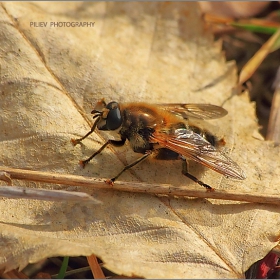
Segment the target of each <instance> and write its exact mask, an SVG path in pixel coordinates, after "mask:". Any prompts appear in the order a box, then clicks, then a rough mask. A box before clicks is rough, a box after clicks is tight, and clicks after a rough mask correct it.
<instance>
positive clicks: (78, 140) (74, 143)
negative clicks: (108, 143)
mask: <svg viewBox="0 0 280 280" xmlns="http://www.w3.org/2000/svg"><path fill="white" fill-rule="evenodd" d="M99 120H100V117H97V119H96V121H95V122H94V124H93V126H92V128H91V129H90V131H89V132H88V133H87V134H86V135H85V136H83V137H81V138H79V139H71V142H72V144H73V145H74V146H76V145H77V144H78V143H80V142H82V140H84V139H85V138H87V137H88V136H89V135H90V134H91V133H92V132H93V131H94V130H95V128H96V125H97V123H98V122H99ZM104 148H105V147H104Z"/></svg>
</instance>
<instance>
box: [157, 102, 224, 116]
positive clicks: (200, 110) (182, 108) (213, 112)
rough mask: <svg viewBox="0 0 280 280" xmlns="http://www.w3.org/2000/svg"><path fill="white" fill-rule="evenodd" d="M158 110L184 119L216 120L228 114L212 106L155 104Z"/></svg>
mask: <svg viewBox="0 0 280 280" xmlns="http://www.w3.org/2000/svg"><path fill="white" fill-rule="evenodd" d="M157 106H159V107H160V108H162V109H164V110H168V111H169V112H171V113H173V114H175V115H177V116H181V117H183V118H184V119H189V118H190V117H191V118H197V119H204V120H207V119H217V118H221V117H224V116H225V115H226V114H227V113H228V112H227V110H226V109H224V108H222V107H220V106H217V105H212V104H180V103H178V104H175V103H174V104H157Z"/></svg>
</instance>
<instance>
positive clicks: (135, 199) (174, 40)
mask: <svg viewBox="0 0 280 280" xmlns="http://www.w3.org/2000/svg"><path fill="white" fill-rule="evenodd" d="M1 19H2V20H1V23H0V30H1V33H0V34H1V35H0V36H1V49H0V54H1V56H0V57H1V102H0V108H1V114H0V125H1V132H2V133H1V135H0V137H1V138H0V139H1V160H0V164H1V165H5V166H8V167H16V168H24V169H30V170H41V171H52V172H61V173H69V174H76V175H84V176H92V177H107V178H111V177H112V176H114V175H115V174H116V173H117V172H118V171H120V170H121V168H122V167H123V165H124V164H126V163H127V162H131V161H132V160H133V159H135V158H137V157H138V156H139V155H136V154H135V153H133V152H132V151H131V150H130V148H129V146H128V145H127V146H125V147H123V148H120V149H116V150H114V149H113V148H108V149H106V150H104V151H103V152H102V154H101V155H99V156H98V157H96V158H95V159H94V160H93V161H92V162H91V163H90V164H89V165H88V166H87V167H86V168H85V169H81V167H80V166H79V165H78V161H79V159H82V158H86V157H87V156H89V155H91V153H92V152H93V151H94V150H96V149H98V148H99V147H100V145H101V143H102V142H103V138H102V137H101V136H100V134H93V135H92V136H91V137H89V138H88V139H86V140H85V141H84V142H83V145H81V146H76V147H73V146H72V144H71V143H70V139H71V138H75V137H80V136H82V135H84V134H85V133H86V132H88V130H89V128H90V125H91V124H92V119H91V116H90V111H91V109H92V105H93V104H94V103H95V102H96V101H97V100H99V99H100V98H101V97H105V98H106V100H112V99H114V100H117V101H121V102H123V101H132V100H146V101H150V102H182V103H186V102H200V103H213V104H217V105H221V104H222V102H223V101H224V100H226V99H227V98H228V97H229V96H230V95H231V89H232V87H233V86H234V85H235V83H236V80H237V78H236V73H235V67H234V65H233V64H226V63H225V61H224V58H223V55H222V54H221V50H220V44H219V43H217V44H216V43H213V39H212V36H211V35H209V34H208V33H207V31H206V30H204V28H203V25H202V22H201V19H200V12H199V9H198V6H197V3H191V2H189V3H174V2H168V3H165V2H162V3H160V2H155V3H140V2H139V3H129V2H126V3H121V2H117V3H109V2H69V3H67V5H65V3H60V2H56V3H53V4H52V5H49V3H44V2H40V3H39V2H32V3H20V2H18V3H12V2H11V3H9V2H5V3H2V4H1ZM30 22H37V23H38V22H46V23H47V26H46V27H31V26H30ZM51 22H94V26H93V27H83V28H82V27H72V28H70V27H65V28H63V27H50V23H51ZM225 108H226V109H227V110H228V111H229V114H228V116H226V117H224V118H222V119H220V120H218V121H215V122H214V121H212V122H211V125H212V124H213V125H216V126H218V127H219V133H220V135H221V136H225V139H226V143H227V144H226V147H225V148H224V151H225V152H226V153H228V154H230V156H231V158H232V159H233V160H235V161H236V162H238V163H239V165H240V166H241V167H242V168H243V169H244V171H245V172H246V174H247V179H246V180H245V181H233V180H230V179H226V178H225V177H223V176H221V175H219V174H217V173H216V172H214V171H212V170H207V169H205V168H202V167H201V166H199V165H198V164H193V163H192V164H191V165H190V172H191V173H192V174H194V175H195V176H197V177H199V178H200V179H201V180H203V181H204V182H206V183H208V184H210V185H211V186H213V187H215V188H217V189H231V190H237V191H239V192H242V191H244V192H245V191H246V192H249V191H251V190H252V191H256V192H260V193H264V192H267V193H270V194H279V188H278V182H279V176H280V163H279V147H275V146H274V144H273V143H271V142H264V141H260V140H258V139H255V138H253V136H252V135H253V134H254V133H255V131H256V130H257V121H256V117H255V114H254V106H253V105H252V104H250V103H249V99H248V96H247V95H243V96H238V97H234V98H232V99H231V100H230V101H228V102H227V103H226V104H225ZM209 123H210V122H209ZM102 136H104V137H105V136H106V134H102ZM121 179H122V180H124V181H130V182H132V184H133V182H135V181H138V182H139V181H145V182H148V183H153V182H157V183H168V184H172V185H174V186H182V185H184V186H186V188H200V186H198V185H196V184H194V183H192V182H190V181H189V180H188V179H187V178H185V177H183V176H182V175H181V163H180V162H179V161H178V162H160V161H158V162H154V161H146V162H145V163H141V164H139V165H138V166H135V168H133V170H131V171H128V172H125V173H124V174H123V175H122V177H121ZM13 183H14V184H16V185H21V186H28V187H36V188H56V189H70V188H67V187H65V186H64V187H63V186H56V185H48V184H37V183H36V184H35V183H32V182H30V183H25V182H22V181H15V182H13ZM3 184H5V183H3ZM71 190H79V191H83V192H87V193H89V194H94V197H95V198H96V199H98V200H100V201H102V202H103V204H102V205H98V206H97V205H92V204H86V203H74V202H71V203H70V202H68V203H66V202H65V201H62V202H61V203H58V202H56V203H54V202H50V201H44V202H41V201H40V202H39V201H35V200H21V199H6V198H3V199H2V200H1V201H0V209H1V218H0V219H1V220H0V232H1V237H0V238H1V242H0V251H1V254H0V264H1V265H0V268H2V267H6V269H7V270H10V269H13V268H16V267H18V266H19V267H20V268H23V267H24V266H25V265H26V264H27V263H28V262H37V261H38V260H40V259H42V258H44V257H50V256H57V255H68V256H76V255H86V256H89V255H91V254H95V255H96V256H98V257H100V258H101V259H102V260H103V262H104V264H105V266H106V267H107V268H109V269H110V270H113V271H114V272H116V273H119V274H123V275H128V276H129V275H138V276H142V277H147V278H201V277H205V275H207V277H209V278H240V277H244V274H243V273H244V271H245V270H247V269H248V267H249V266H250V265H251V264H252V263H253V262H255V261H256V260H258V259H261V258H262V257H263V256H265V255H266V254H267V252H268V251H269V250H270V249H271V248H273V247H274V246H275V245H276V244H277V243H278V241H277V236H278V234H279V222H280V215H279V207H278V206H271V205H266V204H253V203H238V202H229V201H215V200H212V199H193V198H181V199H176V198H170V199H168V200H167V199H164V198H159V197H156V196H151V195H148V194H139V193H137V194H133V193H127V192H117V191H110V190H108V191H100V190H99V191H98V190H94V189H89V188H88V189H86V188H83V187H79V186H77V187H76V188H73V187H71Z"/></svg>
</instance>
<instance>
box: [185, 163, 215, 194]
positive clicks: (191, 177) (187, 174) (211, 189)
mask: <svg viewBox="0 0 280 280" xmlns="http://www.w3.org/2000/svg"><path fill="white" fill-rule="evenodd" d="M182 161H183V164H182V173H183V174H184V175H185V176H187V177H188V178H189V179H191V180H193V181H194V182H196V183H197V184H199V185H200V186H202V187H204V188H206V189H207V190H208V191H214V189H213V188H212V187H210V186H209V185H207V184H205V183H203V182H202V181H200V180H198V179H197V178H196V177H195V176H193V175H191V174H190V173H189V172H188V162H187V161H186V159H185V158H182Z"/></svg>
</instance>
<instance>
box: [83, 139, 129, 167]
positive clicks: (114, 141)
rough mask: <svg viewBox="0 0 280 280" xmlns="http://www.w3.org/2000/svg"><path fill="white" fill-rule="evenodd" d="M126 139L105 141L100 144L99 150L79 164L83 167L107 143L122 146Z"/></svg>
mask: <svg viewBox="0 0 280 280" xmlns="http://www.w3.org/2000/svg"><path fill="white" fill-rule="evenodd" d="M125 140H126V139H122V140H110V139H109V140H108V141H107V142H106V143H104V144H103V146H101V148H100V149H99V150H97V151H96V152H95V153H94V154H93V155H91V156H90V157H89V158H87V159H86V160H81V161H80V164H81V165H82V166H83V167H85V166H86V164H88V163H89V162H90V161H91V160H92V159H93V158H94V157H95V156H96V155H98V154H100V153H101V152H102V151H103V150H104V149H105V148H106V147H107V146H108V145H109V144H112V145H114V146H123V145H124V143H125Z"/></svg>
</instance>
